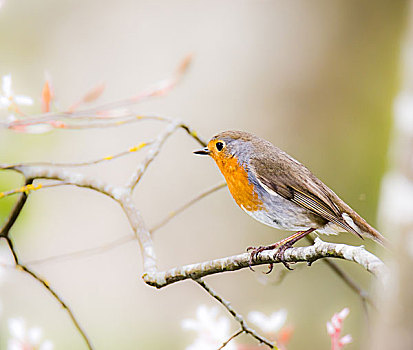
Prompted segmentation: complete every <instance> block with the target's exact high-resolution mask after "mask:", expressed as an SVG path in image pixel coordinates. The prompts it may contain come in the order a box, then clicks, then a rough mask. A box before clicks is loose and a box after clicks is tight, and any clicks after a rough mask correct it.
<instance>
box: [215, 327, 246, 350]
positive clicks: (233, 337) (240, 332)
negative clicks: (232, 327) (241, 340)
mask: <svg viewBox="0 0 413 350" xmlns="http://www.w3.org/2000/svg"><path fill="white" fill-rule="evenodd" d="M242 333H244V330H243V329H240V330H239V331H238V332H236V333H234V334H233V335H231V336H230V337H229V338H228V340H226V341H224V343H223V344H222V345H221V346H220V347H219V348H218V350H221V349H223V348H225V347H226V346H227V345H228V343H229V342H230V341H231V340H233V339H235V338H236V337H238V336H239V335H241V334H242Z"/></svg>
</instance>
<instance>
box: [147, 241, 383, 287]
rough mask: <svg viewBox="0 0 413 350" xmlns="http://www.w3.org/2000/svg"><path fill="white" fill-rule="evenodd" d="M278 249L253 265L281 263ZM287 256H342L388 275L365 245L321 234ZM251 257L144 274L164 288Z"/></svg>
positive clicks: (242, 265) (234, 267)
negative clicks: (330, 239)
mask: <svg viewBox="0 0 413 350" xmlns="http://www.w3.org/2000/svg"><path fill="white" fill-rule="evenodd" d="M275 252H276V250H268V251H263V252H261V253H259V254H258V255H257V258H256V259H255V260H254V262H253V263H252V266H255V265H263V264H270V263H273V264H276V263H279V262H280V260H279V259H278V258H276V257H274V254H275ZM284 258H285V261H286V262H289V263H296V262H307V263H308V264H309V265H310V264H312V263H313V262H314V261H316V260H318V259H322V258H340V259H344V260H348V261H353V262H356V263H358V264H359V265H361V266H362V267H364V268H365V269H366V270H367V271H369V272H371V273H372V274H373V275H375V276H376V277H378V278H379V279H381V280H382V281H384V280H385V279H386V276H387V275H388V271H387V268H386V266H385V265H384V263H383V262H382V261H381V260H380V259H379V258H377V257H376V256H375V255H373V254H371V253H370V252H368V251H366V250H365V249H364V247H353V246H348V245H345V244H335V243H327V242H324V241H322V240H321V239H320V238H316V240H315V244H314V245H312V246H309V247H297V248H289V249H287V250H286V251H285V254H284ZM249 259H250V254H249V253H244V254H239V255H234V256H230V257H226V258H221V259H216V260H211V261H206V262H203V263H197V264H191V265H186V266H182V267H175V268H173V269H171V270H168V271H164V272H150V271H148V272H145V273H144V274H143V276H142V278H143V280H144V281H145V283H147V284H148V285H150V286H153V287H156V288H162V287H165V286H167V285H169V284H172V283H175V282H178V281H182V280H185V279H188V278H191V279H199V278H202V277H204V276H208V275H212V274H216V273H221V272H227V271H236V270H240V269H243V268H246V267H249Z"/></svg>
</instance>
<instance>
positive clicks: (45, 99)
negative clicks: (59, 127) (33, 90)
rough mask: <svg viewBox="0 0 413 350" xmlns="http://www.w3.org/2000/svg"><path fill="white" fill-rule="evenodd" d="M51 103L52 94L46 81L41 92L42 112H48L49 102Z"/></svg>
mask: <svg viewBox="0 0 413 350" xmlns="http://www.w3.org/2000/svg"><path fill="white" fill-rule="evenodd" d="M51 101H52V92H51V90H50V84H49V81H48V80H46V81H45V82H44V85H43V90H42V112H43V113H48V112H50V102H51Z"/></svg>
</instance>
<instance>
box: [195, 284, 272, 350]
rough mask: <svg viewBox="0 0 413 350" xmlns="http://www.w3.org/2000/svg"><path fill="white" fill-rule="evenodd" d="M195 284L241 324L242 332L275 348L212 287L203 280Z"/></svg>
mask: <svg viewBox="0 0 413 350" xmlns="http://www.w3.org/2000/svg"><path fill="white" fill-rule="evenodd" d="M195 282H196V283H198V284H199V285H200V286H201V287H202V288H204V289H205V290H206V291H207V292H208V293H209V294H210V295H211V296H212V297H213V298H214V299H216V300H218V301H219V302H220V303H221V304H222V305H223V306H224V307H225V308H226V309H227V310H228V312H229V313H230V314H231V316H232V317H234V319H235V320H236V321H237V322H238V323H239V324H240V326H241V330H242V332H245V333H247V334H249V335H251V336H252V337H253V338H255V339H257V340H258V341H259V342H260V343H263V344H265V345H267V346H268V347H269V348H270V349H273V348H274V344H273V343H272V342H270V341H269V340H267V339H266V338H265V337H263V336H261V335H259V334H258V333H257V332H256V331H255V330H253V329H252V328H250V327H249V326H248V325H247V323H246V322H245V320H244V318H243V317H242V316H241V314H239V313H238V312H236V311H235V310H234V308H233V307H232V306H231V304H230V303H229V302H228V301H227V300H225V299H224V298H222V297H221V296H220V295H218V294H217V293H216V292H215V291H214V290H213V289H212V288H211V287H209V286H208V285H207V284H206V283H205V282H204V281H202V280H201V279H195ZM239 334H241V333H239V332H238V333H236V336H238V335H239ZM233 338H235V336H232V337H231V338H230V339H229V340H228V341H227V342H226V343H224V345H223V346H221V348H220V349H222V348H223V347H224V346H225V345H226V344H228V343H229V341H230V340H231V339H233Z"/></svg>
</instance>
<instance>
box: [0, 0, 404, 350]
mask: <svg viewBox="0 0 413 350" xmlns="http://www.w3.org/2000/svg"><path fill="white" fill-rule="evenodd" d="M407 14H408V9H407V2H405V1H386V0H383V1H342V0H335V1H327V0H318V1H311V2H308V1H304V0H300V1H293V2H292V1H285V0H237V1H235V0H227V1H199V0H192V1H189V0H188V1H184V0H173V1H171V0H164V1H160V0H152V1H149V0H119V1H116V2H102V1H97V0H87V1H82V2H80V1H66V0H60V1H53V0H44V1H41V2H38V1H36V2H34V1H30V0H13V1H10V0H9V1H7V0H6V1H5V2H4V3H3V6H2V7H1V8H0V48H1V49H0V75H1V76H3V75H6V74H8V73H11V74H12V77H13V89H14V91H15V92H16V93H19V94H24V95H28V96H32V97H33V98H35V99H37V100H36V102H35V104H34V106H32V107H30V108H28V109H26V111H27V112H29V113H38V112H39V110H40V93H41V89H42V85H43V82H44V72H45V71H47V72H48V74H49V75H50V76H51V77H52V80H53V85H54V89H55V91H56V94H57V99H58V103H59V106H60V108H62V109H64V108H67V107H68V106H70V105H71V104H72V103H73V102H74V101H76V100H78V99H79V98H81V96H82V95H83V94H84V93H85V92H86V91H87V90H88V89H90V88H91V87H93V86H94V85H96V84H97V83H99V82H105V83H106V87H107V88H106V90H105V92H104V94H103V96H102V98H101V100H100V102H109V101H114V100H117V99H120V98H124V97H128V96H132V95H134V94H136V93H137V92H139V91H141V90H143V89H145V88H146V87H148V86H150V85H152V84H153V83H155V82H157V81H159V80H161V79H163V78H165V77H168V75H169V74H170V72H171V71H172V70H173V69H174V68H175V66H176V65H177V64H178V63H179V62H180V60H181V59H182V58H183V57H184V56H185V55H187V54H188V53H193V54H194V60H193V64H192V65H191V67H190V70H189V72H188V73H187V75H186V76H185V78H184V80H183V81H182V82H181V83H180V84H179V86H177V87H176V88H175V89H174V90H173V91H172V92H171V93H170V94H168V95H167V96H165V97H162V98H159V99H155V100H151V101H150V102H145V103H143V104H141V105H139V106H137V107H136V111H137V112H138V113H140V114H157V115H161V116H169V117H176V118H179V119H182V120H183V121H184V122H185V123H187V124H188V125H190V126H192V127H193V128H194V129H195V130H197V132H198V134H199V135H200V136H202V137H203V138H205V139H208V138H209V137H210V136H212V135H213V134H215V133H217V132H219V131H223V130H228V129H239V130H246V131H250V132H253V133H255V134H257V135H259V136H261V137H263V138H265V139H268V140H270V141H271V142H273V143H274V144H275V145H277V146H279V147H280V148H282V149H284V150H285V151H287V152H288V153H289V154H291V155H293V156H294V157H295V158H297V159H298V160H300V161H301V162H303V163H304V164H305V165H307V166H308V167H309V168H310V169H311V170H312V171H313V172H314V173H315V174H316V175H317V176H318V177H319V178H320V179H322V180H323V181H324V182H325V183H326V184H327V185H328V186H330V187H331V188H332V189H333V190H334V191H335V192H336V193H338V194H339V195H340V196H341V197H342V198H343V199H344V200H345V201H346V202H347V203H348V204H350V205H351V206H352V207H353V208H354V209H355V210H357V211H358V212H359V213H360V214H361V215H362V216H363V217H364V218H365V219H366V220H367V221H369V222H370V223H371V224H372V225H373V226H377V217H376V211H377V205H378V198H379V188H380V181H381V179H382V176H383V174H384V172H385V170H386V168H387V166H388V164H387V152H388V146H389V140H390V135H391V128H392V108H393V107H392V105H393V99H394V97H395V95H396V93H397V91H398V88H399V85H400V51H401V42H402V40H403V33H404V31H405V27H406V22H407ZM162 128H163V125H162V124H157V123H155V122H154V123H152V122H146V123H137V124H133V125H128V126H125V127H117V128H109V129H95V130H84V131H64V130H63V131H62V130H57V131H54V132H52V133H49V134H42V135H26V134H17V133H15V132H13V131H8V130H3V129H1V130H0V162H1V163H7V162H23V161H38V160H39V161H40V160H52V161H82V160H85V161H87V160H90V159H94V158H99V157H103V156H106V155H110V154H114V153H116V152H120V151H123V150H125V149H128V148H129V147H132V146H134V145H136V144H139V143H140V142H143V141H147V140H149V139H151V138H152V137H154V136H155V135H156V134H157V133H158V132H159V131H160V130H161V129H162ZM197 148H199V145H198V144H196V143H195V142H194V141H193V140H192V139H191V138H189V137H188V136H187V135H186V134H185V133H184V132H183V131H178V132H177V133H176V134H174V136H172V137H171V138H170V139H169V140H168V141H167V143H166V145H165V147H164V149H163V151H162V152H161V155H160V156H159V158H158V159H157V160H156V161H155V162H154V163H153V165H151V167H150V169H149V170H148V172H147V173H146V174H145V177H144V179H143V180H142V182H141V183H140V184H139V186H138V188H137V190H136V192H135V199H136V203H137V206H138V208H139V209H140V210H141V211H142V214H143V217H144V219H145V220H146V223H147V224H148V226H149V227H150V226H152V225H154V224H156V223H157V222H158V221H159V220H160V219H162V218H163V217H164V216H165V215H167V214H168V213H169V212H170V211H172V210H174V209H176V208H177V207H178V206H180V205H181V204H183V203H184V202H185V201H187V200H189V199H191V198H192V197H193V196H195V195H196V194H198V193H199V192H201V191H202V190H204V189H206V188H208V187H210V186H212V185H214V184H216V183H218V182H220V181H221V180H222V177H221V175H220V173H219V171H218V169H217V168H216V166H215V164H214V163H213V161H212V160H210V159H205V158H202V157H195V156H194V155H193V154H192V151H193V150H194V149H197ZM143 156H144V155H143V154H141V155H139V154H138V155H132V156H130V157H128V158H124V159H122V160H115V161H113V162H109V163H105V164H104V165H99V166H95V167H86V168H83V169H81V171H82V172H83V173H86V174H89V175H90V176H96V177H99V178H101V179H103V180H106V181H111V182H113V183H115V184H116V183H118V184H121V183H123V182H124V181H126V180H127V179H128V178H129V175H130V174H131V172H132V171H133V170H134V169H135V168H136V166H137V163H138V161H139V160H140V159H142V157H143ZM20 182H21V179H20V178H19V176H17V175H15V174H11V173H5V172H2V173H0V186H1V188H0V190H1V191H4V190H8V189H11V188H15V187H17V186H19V184H20ZM15 199H16V198H10V199H2V200H1V201H0V208H1V209H0V219H1V220H2V221H3V220H5V218H6V217H7V215H8V212H9V210H10V207H11V205H12V204H13V202H14V200H15ZM128 233H130V228H129V226H128V222H127V221H126V219H125V217H124V214H123V212H122V211H121V210H120V208H118V207H117V206H116V204H115V203H114V202H113V201H111V200H109V199H107V198H105V197H103V196H102V195H99V194H97V193H93V192H91V191H89V190H85V189H79V188H72V187H61V188H53V189H47V190H44V191H38V192H35V193H33V194H32V195H31V196H30V198H29V201H28V205H27V206H26V207H25V209H24V212H23V216H22V217H21V218H20V219H19V221H18V222H17V223H16V225H15V226H14V227H13V230H12V238H13V239H14V240H15V245H16V248H17V251H18V253H19V254H20V257H21V260H22V262H30V261H34V260H37V259H41V258H45V257H48V256H52V255H59V254H64V253H68V252H71V251H74V250H79V249H84V248H89V247H95V246H98V245H100V244H103V243H105V242H110V241H112V240H113V239H116V238H118V237H122V236H124V235H125V234H128ZM384 234H385V235H386V234H387V232H384ZM285 236H286V233H283V232H281V231H277V230H274V229H271V228H269V227H266V226H264V225H262V224H260V223H258V222H256V221H254V220H252V219H251V218H250V217H249V216H247V215H245V214H244V213H243V212H242V211H241V210H240V209H239V208H238V207H237V206H236V205H235V203H234V202H233V200H232V198H231V196H230V195H229V193H228V190H227V189H223V190H221V191H220V192H217V193H215V194H213V195H211V196H209V197H208V198H206V199H205V200H203V201H202V202H199V203H197V204H196V205H194V206H193V207H191V208H190V209H189V210H187V211H186V212H184V213H183V214H182V215H180V216H179V217H177V218H176V219H174V220H173V221H171V222H170V223H169V224H168V225H167V226H165V227H163V228H162V229H161V230H159V231H158V232H156V234H155V237H154V241H155V247H156V250H157V256H158V259H159V267H160V268H161V269H167V268H171V267H174V266H177V265H182V264H189V263H194V262H199V261H204V260H210V259H213V258H218V257H224V256H229V255H232V254H237V253H240V252H243V251H244V250H245V248H246V247H247V246H251V245H266V244H270V243H273V242H275V241H276V240H279V239H281V238H282V237H285ZM326 239H327V240H329V241H337V242H344V243H348V244H355V245H360V244H365V245H366V246H367V248H368V249H369V250H370V251H372V252H374V253H376V254H378V255H380V254H381V251H380V249H379V247H378V246H377V245H375V244H374V243H372V242H368V241H363V242H361V241H360V240H358V239H357V238H353V237H351V236H350V235H349V234H348V235H346V234H343V235H340V236H339V237H338V238H337V237H328V238H326ZM0 254H1V256H2V258H1V259H3V260H7V259H8V260H9V261H10V258H11V257H10V256H9V253H8V251H7V249H5V247H4V246H3V243H2V246H1V250H0ZM337 263H338V264H339V265H340V266H342V267H343V268H344V269H345V270H346V271H347V272H349V273H350V274H351V275H352V276H353V277H354V279H355V280H357V281H358V282H359V283H360V285H361V286H362V287H363V288H366V289H370V283H371V279H370V276H369V275H368V274H367V273H366V272H365V271H364V270H362V269H361V268H360V267H359V266H356V265H355V264H351V263H346V262H340V261H339V262H337ZM32 267H33V269H34V270H35V271H36V272H38V273H39V274H40V275H42V276H44V277H45V278H46V279H47V280H48V281H49V282H50V284H51V285H52V286H53V287H54V288H55V289H56V290H57V291H58V293H59V294H60V295H61V296H63V298H64V300H65V301H66V302H67V303H68V304H69V305H70V306H71V307H72V309H73V311H74V313H75V315H76V316H77V317H78V319H79V321H80V323H81V324H82V326H83V327H84V328H85V329H86V331H87V333H88V335H89V336H90V338H91V340H92V342H93V344H94V345H95V347H96V349H165V348H168V349H171V350H174V349H183V348H185V346H186V345H187V344H190V343H191V342H192V340H193V337H194V335H193V334H190V333H189V332H185V331H183V330H182V329H181V325H180V322H181V320H182V319H184V318H191V317H194V316H195V312H196V308H197V307H198V305H200V304H206V305H208V306H213V305H215V302H214V301H213V300H212V299H211V298H210V297H209V296H208V295H207V294H206V293H205V292H204V291H203V290H201V289H200V288H199V287H198V286H197V285H195V284H194V283H191V282H183V283H177V284H175V285H172V286H169V287H167V288H165V289H162V290H155V289H153V288H151V287H148V286H146V285H145V284H144V283H143V282H142V280H141V277H140V276H141V274H142V272H143V271H142V264H141V257H140V254H139V249H138V246H137V244H136V242H131V243H129V244H127V245H124V246H121V247H118V248H116V249H114V250H111V251H109V252H106V253H104V254H100V255H90V256H87V257H82V258H75V259H65V260H62V261H57V262H50V263H44V264H37V265H32ZM282 270H283V268H282V267H281V266H276V268H275V272H273V273H272V275H270V276H268V277H264V275H263V274H262V273H261V272H260V271H258V272H255V273H252V272H250V271H248V270H243V271H239V272H236V273H228V274H222V275H219V276H218V275H216V276H211V277H209V278H208V279H207V281H208V282H209V283H210V285H211V286H212V287H213V288H214V289H215V290H216V291H217V292H219V293H220V294H221V295H222V296H223V297H224V298H226V299H228V300H230V301H231V303H232V305H233V306H234V308H236V309H237V310H238V311H239V312H241V313H242V314H244V315H246V314H247V313H248V312H249V311H252V310H258V311H262V312H265V313H267V314H269V313H271V312H273V311H276V310H278V309H280V308H286V309H287V310H288V320H287V324H288V325H291V326H293V327H294V335H293V338H292V340H291V343H290V346H289V349H290V350H295V349H304V348H313V349H328V348H329V347H330V345H329V338H328V336H327V333H326V329H325V323H326V321H327V320H329V319H330V317H331V315H332V314H333V313H334V312H337V311H339V310H341V309H342V308H344V307H349V308H350V310H351V313H350V316H349V317H348V319H347V321H346V324H345V333H351V334H352V336H353V338H354V342H353V344H351V345H348V346H347V347H346V349H347V348H348V349H349V350H350V349H359V348H360V347H361V344H362V342H363V341H364V340H365V337H366V335H367V333H368V332H367V326H366V322H365V321H366V320H365V317H364V316H363V310H362V306H361V302H360V299H359V297H358V296H357V295H356V294H355V293H354V292H352V291H351V290H350V289H349V288H348V287H347V286H346V285H345V284H344V283H343V282H342V280H340V279H339V278H338V277H337V276H336V275H335V274H333V273H332V272H331V271H330V270H329V269H328V268H327V267H326V266H324V264H323V263H322V262H317V263H315V264H314V265H313V266H312V267H311V268H308V267H306V266H304V265H300V266H296V268H295V270H294V271H293V272H291V273H288V274H287V275H286V276H285V278H284V279H283V280H282V282H281V283H277V281H278V277H279V273H280V271H282ZM0 300H1V303H2V305H3V311H2V316H1V318H0V330H1V333H0V334H1V335H0V348H1V349H3V348H5V347H6V342H7V334H8V329H7V319H8V318H11V317H23V318H24V319H26V322H27V324H28V325H36V326H40V327H41V328H42V329H43V332H44V334H45V337H47V338H48V339H50V340H52V341H53V343H54V344H55V348H56V349H83V348H84V343H83V341H82V339H81V338H80V336H79V335H78V333H77V332H76V331H75V329H74V327H73V326H72V324H71V322H70V320H69V318H68V316H67V314H66V313H65V312H64V311H63V310H62V309H61V308H60V307H59V305H58V304H57V303H56V302H55V300H54V299H52V298H51V297H50V296H49V295H48V294H47V293H46V291H45V290H44V289H43V288H42V287H41V286H40V285H39V283H37V282H36V281H34V280H33V279H31V278H29V277H28V276H26V275H24V274H22V273H19V272H17V271H14V270H8V272H7V275H6V277H5V278H4V279H3V281H2V283H1V284H0ZM224 314H225V311H224V310H222V315H224ZM371 317H374V312H373V313H372V314H371ZM232 324H233V330H236V329H237V324H236V323H235V321H234V322H233V323H232ZM240 339H242V340H243V341H245V342H247V343H248V342H250V340H249V339H247V338H240Z"/></svg>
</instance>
